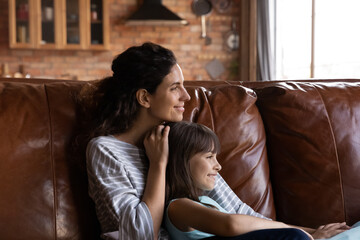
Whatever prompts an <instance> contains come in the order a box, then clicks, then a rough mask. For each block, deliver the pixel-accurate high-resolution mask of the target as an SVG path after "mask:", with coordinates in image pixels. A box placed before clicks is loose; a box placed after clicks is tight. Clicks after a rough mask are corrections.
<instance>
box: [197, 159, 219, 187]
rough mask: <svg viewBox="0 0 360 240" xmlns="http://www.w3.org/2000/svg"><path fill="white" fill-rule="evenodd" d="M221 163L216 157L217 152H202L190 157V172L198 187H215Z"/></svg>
mask: <svg viewBox="0 0 360 240" xmlns="http://www.w3.org/2000/svg"><path fill="white" fill-rule="evenodd" d="M220 170H221V165H220V164H219V163H218V161H217V159H216V153H212V152H205V153H204V152H202V153H197V154H195V155H194V156H192V157H191V158H190V174H191V177H192V179H193V181H194V184H195V186H196V187H198V188H199V189H201V190H205V191H210V190H212V189H214V187H215V181H216V176H217V173H218V172H219V171H220Z"/></svg>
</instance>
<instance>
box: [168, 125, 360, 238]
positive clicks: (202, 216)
mask: <svg viewBox="0 0 360 240" xmlns="http://www.w3.org/2000/svg"><path fill="white" fill-rule="evenodd" d="M169 126H170V133H169V137H168V138H169V139H168V142H169V162H168V168H167V172H166V179H167V181H166V205H167V209H166V212H165V225H166V228H167V230H168V232H169V233H170V236H171V238H172V239H173V240H183V239H190V240H191V239H204V238H207V239H222V237H233V238H232V239H237V240H246V239H257V240H272V239H273V240H308V239H311V240H313V237H312V236H311V235H310V234H308V233H306V232H305V231H304V230H303V229H301V228H299V227H294V226H289V225H287V224H285V223H282V222H277V221H271V220H267V219H261V218H257V217H253V216H248V215H242V214H229V213H228V212H227V211H226V210H225V209H223V208H222V207H221V206H220V205H219V204H218V203H217V202H216V201H214V200H213V199H211V198H209V197H208V196H206V195H205V192H206V191H211V190H212V189H214V186H215V182H216V177H217V175H218V172H219V171H220V170H221V165H220V164H219V163H218V161H217V158H216V156H217V154H218V153H219V152H220V143H219V140H218V138H217V136H216V135H215V133H214V132H212V131H211V130H210V129H209V128H207V127H205V126H203V125H200V124H196V123H191V122H176V123H170V124H169ZM359 229H360V228H358V229H356V228H353V229H352V230H349V231H347V232H344V233H342V234H340V236H339V237H337V236H335V237H334V239H358V238H359V237H360V231H359ZM343 231H344V229H343ZM215 235H216V236H222V237H216V236H215ZM341 236H342V237H343V238H341Z"/></svg>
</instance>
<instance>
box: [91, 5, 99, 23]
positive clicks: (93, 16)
mask: <svg viewBox="0 0 360 240" xmlns="http://www.w3.org/2000/svg"><path fill="white" fill-rule="evenodd" d="M91 20H92V21H97V20H98V9H97V5H96V4H91Z"/></svg>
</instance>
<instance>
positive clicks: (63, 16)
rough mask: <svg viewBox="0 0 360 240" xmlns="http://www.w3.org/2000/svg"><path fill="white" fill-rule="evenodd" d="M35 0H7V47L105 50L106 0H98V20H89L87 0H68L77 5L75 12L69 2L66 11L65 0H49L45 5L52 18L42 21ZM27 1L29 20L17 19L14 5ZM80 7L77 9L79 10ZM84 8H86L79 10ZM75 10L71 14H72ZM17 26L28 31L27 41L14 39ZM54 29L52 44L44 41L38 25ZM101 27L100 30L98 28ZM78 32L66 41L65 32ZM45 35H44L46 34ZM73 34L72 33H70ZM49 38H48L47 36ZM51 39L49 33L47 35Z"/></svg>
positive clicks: (89, 6) (38, 3)
mask: <svg viewBox="0 0 360 240" xmlns="http://www.w3.org/2000/svg"><path fill="white" fill-rule="evenodd" d="M41 2H42V1H39V0H28V1H23V0H9V32H10V34H9V43H10V48H31V49H42V48H46V49H91V50H94V49H95V50H105V49H108V46H109V14H108V0H99V1H98V2H99V3H101V4H102V6H101V7H100V8H99V9H101V12H100V14H99V15H100V16H101V19H99V20H96V21H92V20H91V0H73V1H71V2H70V3H71V4H74V5H75V6H77V8H78V9H79V10H78V11H76V10H74V8H73V5H71V12H70V11H67V8H66V3H67V2H68V1H67V0H49V1H47V3H46V7H53V16H52V17H53V19H52V20H46V19H44V18H42V16H44V15H43V13H44V6H41ZM20 3H21V4H27V6H26V8H27V9H28V14H29V19H19V18H17V17H16V16H17V14H16V10H17V9H18V5H20ZM80 9H81V11H80ZM83 9H88V11H83ZM74 12H75V13H74ZM69 15H76V19H69ZM18 26H26V28H27V30H26V31H27V32H28V40H29V42H28V43H20V42H17V39H18V36H17V34H18V32H17V28H18ZM92 26H96V31H95V32H93V33H92V32H91V31H92ZM51 27H52V28H53V32H54V43H44V38H43V36H42V34H43V30H42V28H46V31H52V30H51ZM99 28H100V29H101V30H100V31H99V30H98V29H99ZM73 31H78V36H77V37H78V39H79V41H76V42H78V43H71V44H69V43H68V41H67V40H68V39H69V36H67V34H68V33H69V32H73ZM94 34H101V36H93V35H94ZM47 36H48V35H47ZM71 37H73V36H71ZM47 39H49V38H47ZM50 39H52V36H51V38H50ZM94 39H95V40H101V44H95V47H94V44H93V43H92V41H93V40H94Z"/></svg>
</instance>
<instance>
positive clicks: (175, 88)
mask: <svg viewBox="0 0 360 240" xmlns="http://www.w3.org/2000/svg"><path fill="white" fill-rule="evenodd" d="M177 89H178V87H173V88H170V90H171V91H174V90H177Z"/></svg>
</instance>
